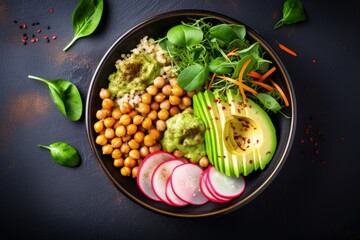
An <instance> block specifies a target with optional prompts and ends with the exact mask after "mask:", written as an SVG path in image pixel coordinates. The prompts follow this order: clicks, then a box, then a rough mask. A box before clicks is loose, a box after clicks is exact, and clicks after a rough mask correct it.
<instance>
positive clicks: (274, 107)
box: [256, 93, 281, 113]
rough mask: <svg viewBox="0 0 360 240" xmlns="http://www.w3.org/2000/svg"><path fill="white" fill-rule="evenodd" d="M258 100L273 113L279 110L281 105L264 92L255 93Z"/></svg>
mask: <svg viewBox="0 0 360 240" xmlns="http://www.w3.org/2000/svg"><path fill="white" fill-rule="evenodd" d="M256 97H257V98H258V99H259V101H260V102H261V103H262V105H264V107H265V108H267V109H269V110H271V111H273V112H274V113H276V112H278V111H279V110H281V106H280V104H279V103H278V101H276V99H275V98H273V97H272V96H270V95H269V94H266V93H259V94H257V95H256Z"/></svg>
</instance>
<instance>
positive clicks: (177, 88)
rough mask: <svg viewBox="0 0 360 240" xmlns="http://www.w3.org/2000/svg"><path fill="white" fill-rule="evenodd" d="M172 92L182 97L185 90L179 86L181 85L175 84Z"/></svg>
mask: <svg viewBox="0 0 360 240" xmlns="http://www.w3.org/2000/svg"><path fill="white" fill-rule="evenodd" d="M171 93H172V94H173V95H175V96H178V97H180V96H181V95H183V93H184V90H183V89H182V88H181V87H180V86H179V85H175V86H173V88H172V89H171Z"/></svg>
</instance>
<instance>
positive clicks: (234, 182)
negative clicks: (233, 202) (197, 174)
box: [207, 166, 245, 198]
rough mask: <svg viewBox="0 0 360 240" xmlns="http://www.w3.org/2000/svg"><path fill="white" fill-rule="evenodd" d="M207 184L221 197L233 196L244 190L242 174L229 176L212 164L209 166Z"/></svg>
mask: <svg viewBox="0 0 360 240" xmlns="http://www.w3.org/2000/svg"><path fill="white" fill-rule="evenodd" d="M207 177H208V186H209V188H210V189H211V190H213V192H214V193H215V194H216V195H217V196H219V197H221V198H235V197H238V196H240V195H241V194H242V193H243V192H244V190H245V179H244V178H243V177H242V176H239V177H229V176H227V175H225V174H223V173H221V172H220V171H218V170H217V169H216V168H215V167H214V166H210V167H209V173H208V176H207Z"/></svg>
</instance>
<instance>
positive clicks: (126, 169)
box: [120, 166, 131, 177]
mask: <svg viewBox="0 0 360 240" xmlns="http://www.w3.org/2000/svg"><path fill="white" fill-rule="evenodd" d="M120 173H121V175H123V176H124V177H128V176H130V174H131V169H130V168H129V167H126V166H123V167H122V168H120Z"/></svg>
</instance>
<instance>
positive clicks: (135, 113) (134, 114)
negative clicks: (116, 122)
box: [129, 109, 139, 119]
mask: <svg viewBox="0 0 360 240" xmlns="http://www.w3.org/2000/svg"><path fill="white" fill-rule="evenodd" d="M136 115H139V113H138V111H136V110H135V109H133V110H131V112H129V116H130V118H131V119H134V117H135V116H136Z"/></svg>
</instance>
